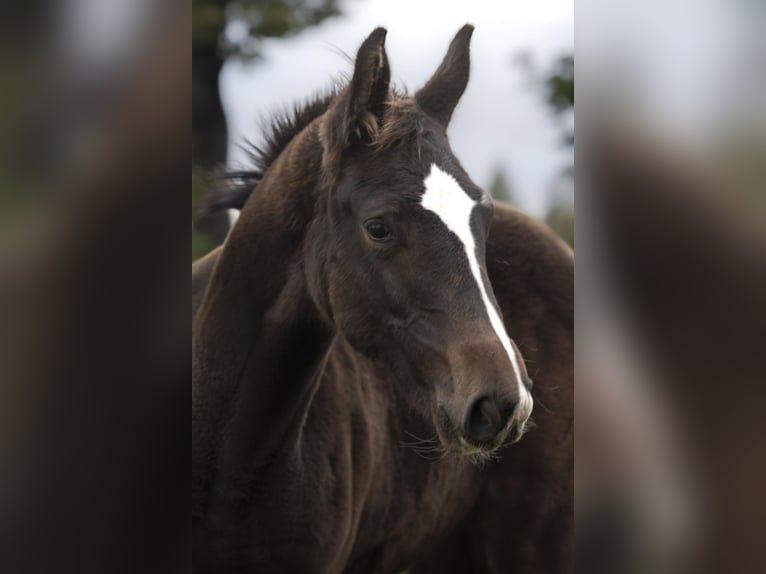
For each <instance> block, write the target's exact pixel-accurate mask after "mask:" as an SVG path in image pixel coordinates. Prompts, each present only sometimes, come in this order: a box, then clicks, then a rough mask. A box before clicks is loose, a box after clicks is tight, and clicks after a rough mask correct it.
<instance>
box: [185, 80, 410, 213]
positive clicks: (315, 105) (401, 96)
mask: <svg viewBox="0 0 766 574" xmlns="http://www.w3.org/2000/svg"><path fill="white" fill-rule="evenodd" d="M340 92H341V87H339V84H336V86H335V87H334V88H332V89H331V90H329V91H328V92H326V93H323V94H318V95H316V96H314V97H313V98H311V99H309V100H306V101H304V102H302V103H298V104H296V105H295V106H294V107H293V108H292V110H288V111H286V112H283V113H276V114H274V115H273V116H272V117H271V120H270V124H269V127H268V128H267V130H266V133H265V136H264V141H263V144H261V145H256V144H254V143H252V142H246V144H245V145H246V149H245V151H246V153H247V155H248V157H249V159H250V163H251V165H252V167H251V168H250V169H241V170H226V169H221V170H218V171H217V172H214V173H213V175H212V177H211V178H209V181H208V185H207V186H206V187H207V191H206V193H205V197H204V199H203V201H202V204H201V206H200V208H199V210H198V212H197V213H198V217H200V218H202V217H205V216H207V215H210V214H211V213H215V212H217V211H221V210H224V209H242V208H243V207H244V205H245V203H246V202H247V200H248V199H249V198H250V196H251V195H252V193H253V191H255V188H256V187H257V186H258V183H259V182H260V181H261V179H262V178H263V174H265V173H266V170H267V169H268V168H269V166H271V164H273V163H274V162H275V161H276V159H277V158H278V157H279V155H280V154H281V153H282V152H283V151H284V150H285V148H286V147H287V146H288V144H289V143H290V142H291V141H292V140H293V138H295V137H296V136H297V135H298V134H299V133H301V132H302V131H303V130H304V129H305V128H306V127H307V126H308V125H309V124H310V123H311V122H313V121H314V120H315V119H316V118H318V117H319V116H321V115H322V114H323V113H325V112H326V111H327V110H328V108H329V107H330V105H331V104H332V102H333V101H334V100H335V97H336V96H337V95H338V94H339V93H340ZM387 104H388V107H387V109H386V112H385V115H384V117H383V119H382V122H381V124H382V125H381V126H380V128H379V130H378V131H377V133H376V135H375V137H374V140H373V141H372V142H371V144H372V145H374V146H375V147H377V148H378V149H385V148H388V147H391V146H393V145H394V144H396V143H397V142H400V141H402V140H403V139H406V138H408V137H411V136H415V137H416V138H419V136H420V135H421V134H422V132H423V127H422V125H421V122H420V116H419V114H418V112H417V105H416V104H415V102H414V99H413V98H412V97H410V96H408V95H407V93H406V91H405V92H400V91H398V90H397V89H396V88H395V87H393V86H392V87H391V89H390V91H389V95H388V102H387ZM418 150H419V147H418ZM419 153H420V152H419V151H418V154H419Z"/></svg>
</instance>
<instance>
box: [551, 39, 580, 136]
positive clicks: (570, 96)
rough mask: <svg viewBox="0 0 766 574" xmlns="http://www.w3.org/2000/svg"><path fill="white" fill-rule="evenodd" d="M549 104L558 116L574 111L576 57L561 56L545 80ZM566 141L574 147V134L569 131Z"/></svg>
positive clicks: (569, 55)
mask: <svg viewBox="0 0 766 574" xmlns="http://www.w3.org/2000/svg"><path fill="white" fill-rule="evenodd" d="M545 86H546V91H547V97H548V104H549V105H550V106H551V108H553V110H554V111H555V112H556V113H557V114H561V113H564V112H568V111H570V110H574V56H573V55H571V54H567V55H564V56H561V57H560V58H559V59H558V60H557V61H556V63H555V64H554V67H553V70H552V71H551V72H550V74H549V76H548V77H547V79H546V80H545ZM565 137H566V141H567V143H568V144H569V145H574V132H573V131H571V130H567V134H566V136H565Z"/></svg>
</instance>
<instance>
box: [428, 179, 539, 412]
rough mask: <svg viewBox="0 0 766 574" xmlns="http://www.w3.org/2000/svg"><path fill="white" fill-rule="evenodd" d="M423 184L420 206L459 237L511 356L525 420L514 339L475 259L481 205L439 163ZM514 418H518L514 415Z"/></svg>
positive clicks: (528, 407) (528, 405) (528, 402)
mask: <svg viewBox="0 0 766 574" xmlns="http://www.w3.org/2000/svg"><path fill="white" fill-rule="evenodd" d="M424 183H425V188H426V190H425V193H423V197H422V199H421V204H422V205H423V207H424V208H425V209H427V210H429V211H432V212H433V213H435V214H436V215H438V216H439V218H440V219H441V220H442V221H443V222H444V225H446V226H447V229H449V230H450V231H451V232H452V233H454V234H455V235H456V236H457V238H458V239H459V240H460V242H461V243H462V244H463V247H464V248H465V254H466V257H467V258H468V265H469V267H470V269H471V274H472V275H473V278H474V279H475V280H476V284H477V285H478V287H479V293H480V294H481V300H482V301H483V302H484V307H485V308H486V310H487V316H488V317H489V322H490V324H491V325H492V328H493V329H494V330H495V333H496V334H497V338H498V339H500V342H501V343H502V345H503V348H504V349H505V352H506V353H507V354H508V359H509V360H510V361H511V365H512V366H513V372H514V373H515V374H516V381H517V384H518V386H519V393H518V394H519V409H518V411H517V413H518V418H519V419H520V420H521V421H525V420H526V419H527V418H528V417H529V415H530V414H531V411H532V397H531V395H530V394H529V392H528V391H527V389H526V387H525V386H524V385H523V384H522V382H521V381H522V378H521V368H520V367H519V362H518V359H517V356H516V353H515V352H514V351H513V348H512V347H511V340H510V339H509V338H508V334H507V333H506V332H505V326H504V325H503V321H502V319H500V315H499V313H498V312H497V309H496V308H495V306H494V305H493V304H492V302H491V301H490V300H489V296H488V295H487V289H486V287H485V285H484V280H483V279H482V276H481V268H480V267H479V262H478V260H477V259H476V243H475V241H474V236H473V232H472V231H471V214H472V213H473V208H474V207H475V206H476V204H477V203H478V202H476V201H474V200H473V199H471V198H470V196H469V195H468V194H467V193H466V192H465V190H463V188H462V187H460V184H459V183H458V182H457V181H456V180H455V178H454V177H452V176H451V175H450V174H448V173H446V172H445V171H442V170H441V169H440V168H439V167H438V166H437V165H436V164H432V165H431V172H430V173H429V174H428V176H427V177H426V179H425V181H424ZM514 418H517V417H516V416H514Z"/></svg>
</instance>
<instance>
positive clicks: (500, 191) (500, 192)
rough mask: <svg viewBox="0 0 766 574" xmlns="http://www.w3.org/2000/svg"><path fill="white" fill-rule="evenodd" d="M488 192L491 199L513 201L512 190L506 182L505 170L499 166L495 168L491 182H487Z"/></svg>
mask: <svg viewBox="0 0 766 574" xmlns="http://www.w3.org/2000/svg"><path fill="white" fill-rule="evenodd" d="M489 194H490V195H491V196H492V198H493V199H497V200H498V201H505V202H507V203H514V197H513V192H512V191H511V187H510V185H509V184H508V180H507V179H506V176H505V172H504V171H503V169H502V168H500V167H498V168H497V169H496V170H495V175H494V176H493V177H492V183H490V184H489Z"/></svg>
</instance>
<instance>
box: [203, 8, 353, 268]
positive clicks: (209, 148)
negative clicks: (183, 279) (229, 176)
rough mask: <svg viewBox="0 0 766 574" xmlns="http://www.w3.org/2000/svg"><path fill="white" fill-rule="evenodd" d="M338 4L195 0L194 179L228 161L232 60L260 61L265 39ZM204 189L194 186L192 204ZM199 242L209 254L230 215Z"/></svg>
mask: <svg viewBox="0 0 766 574" xmlns="http://www.w3.org/2000/svg"><path fill="white" fill-rule="evenodd" d="M339 13H340V12H339V9H338V0H192V72H193V76H192V142H193V143H192V146H193V147H192V150H193V151H192V162H193V167H192V172H193V173H192V178H193V180H194V179H195V173H196V171H197V169H199V168H201V169H210V168H212V167H215V166H217V165H221V164H223V163H224V162H225V161H226V147H227V131H226V119H225V117H224V113H223V105H222V104H221V95H220V92H219V87H218V77H219V74H220V72H221V68H222V67H223V64H224V61H225V60H226V58H227V57H229V56H237V57H242V58H255V57H258V52H259V50H258V48H259V39H261V38H273V37H282V36H287V35H289V34H293V33H296V32H298V31H300V30H303V29H304V28H306V27H308V26H313V25H315V24H318V23H320V22H321V21H322V20H324V19H325V18H328V17H329V16H333V15H337V14H339ZM198 190H199V186H198V185H192V205H194V204H195V202H196V199H197V198H196V195H197V194H198V193H199V192H198ZM197 230H198V231H200V232H203V233H205V234H207V235H209V236H210V237H209V240H208V241H207V242H205V241H204V240H202V239H201V238H199V237H198V238H196V240H195V239H194V238H193V240H192V245H193V246H194V245H197V247H196V248H195V247H193V249H192V251H193V256H194V253H195V252H198V253H197V254H199V252H200V251H201V252H202V253H204V252H205V251H206V250H207V249H209V248H210V247H212V246H213V245H214V244H215V243H219V242H221V241H222V240H223V238H224V237H225V235H226V231H227V230H228V217H227V216H226V214H224V213H221V214H218V215H217V216H216V217H214V218H211V220H209V221H201V222H199V225H198V226H197Z"/></svg>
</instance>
